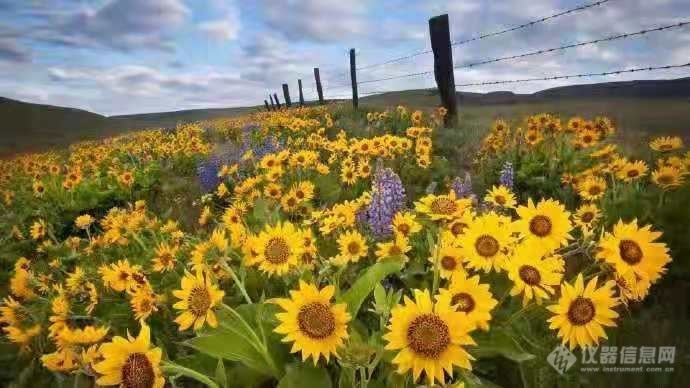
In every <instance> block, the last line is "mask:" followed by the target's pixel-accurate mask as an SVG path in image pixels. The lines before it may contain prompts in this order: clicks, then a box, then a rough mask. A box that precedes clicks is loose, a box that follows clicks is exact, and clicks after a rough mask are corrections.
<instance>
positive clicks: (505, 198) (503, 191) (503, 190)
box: [484, 185, 517, 209]
mask: <svg viewBox="0 0 690 388" xmlns="http://www.w3.org/2000/svg"><path fill="white" fill-rule="evenodd" d="M484 201H485V202H488V203H490V204H492V205H494V206H496V207H501V208H506V209H513V208H515V204H516V203H517V201H516V200H515V194H513V192H512V191H511V190H510V189H509V188H507V187H505V186H503V185H500V186H494V187H492V188H491V190H489V192H488V193H487V194H486V196H485V197H484Z"/></svg>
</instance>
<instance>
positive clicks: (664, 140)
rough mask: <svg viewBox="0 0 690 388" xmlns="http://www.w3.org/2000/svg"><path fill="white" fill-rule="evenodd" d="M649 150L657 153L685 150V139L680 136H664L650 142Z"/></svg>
mask: <svg viewBox="0 0 690 388" xmlns="http://www.w3.org/2000/svg"><path fill="white" fill-rule="evenodd" d="M649 148H651V149H653V150H654V151H657V152H670V151H674V150H677V149H681V148H683V139H681V138H680V137H678V136H662V137H657V138H656V139H654V140H652V141H651V142H649Z"/></svg>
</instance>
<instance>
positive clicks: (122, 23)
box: [31, 0, 190, 51]
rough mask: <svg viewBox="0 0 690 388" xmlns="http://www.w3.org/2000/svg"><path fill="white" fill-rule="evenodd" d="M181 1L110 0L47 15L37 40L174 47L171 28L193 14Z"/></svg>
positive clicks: (131, 47) (36, 33)
mask: <svg viewBox="0 0 690 388" xmlns="http://www.w3.org/2000/svg"><path fill="white" fill-rule="evenodd" d="M189 12H190V11H189V10H188V8H187V7H186V6H185V5H184V4H183V3H182V2H181V0H110V1H108V2H106V3H105V4H104V5H103V6H101V7H100V8H90V7H86V8H77V9H75V10H73V12H70V13H67V14H64V13H61V14H56V15H52V16H50V15H49V16H46V18H47V19H46V20H45V23H43V25H42V26H41V27H39V28H38V29H37V30H36V31H34V32H33V33H32V34H31V37H32V38H34V39H36V40H41V41H46V42H50V43H57V44H63V45H67V46H78V47H110V48H115V49H118V50H122V51H130V50H134V49H140V48H152V47H153V48H157V49H170V48H171V47H172V45H171V42H172V39H171V37H170V36H169V33H170V31H172V30H174V29H175V28H176V27H179V26H181V25H182V24H183V22H184V21H185V19H186V17H187V15H188V14H189Z"/></svg>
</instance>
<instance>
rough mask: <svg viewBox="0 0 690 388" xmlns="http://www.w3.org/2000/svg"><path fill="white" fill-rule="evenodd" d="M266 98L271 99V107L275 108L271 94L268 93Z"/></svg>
mask: <svg viewBox="0 0 690 388" xmlns="http://www.w3.org/2000/svg"><path fill="white" fill-rule="evenodd" d="M268 98H269V99H270V100H271V108H273V110H275V109H276V105H275V103H274V102H273V96H271V95H270V94H269V95H268Z"/></svg>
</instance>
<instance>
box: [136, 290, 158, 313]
mask: <svg viewBox="0 0 690 388" xmlns="http://www.w3.org/2000/svg"><path fill="white" fill-rule="evenodd" d="M129 304H130V306H131V307H132V312H134V318H135V319H137V320H146V318H148V317H149V316H150V315H151V314H152V313H153V312H155V311H158V307H157V306H156V294H154V293H153V290H151V288H150V287H139V288H137V289H136V290H135V291H134V293H132V298H131V299H130V300H129Z"/></svg>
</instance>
